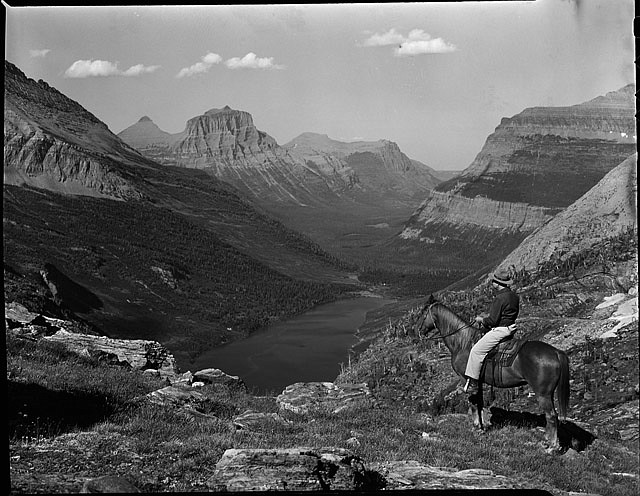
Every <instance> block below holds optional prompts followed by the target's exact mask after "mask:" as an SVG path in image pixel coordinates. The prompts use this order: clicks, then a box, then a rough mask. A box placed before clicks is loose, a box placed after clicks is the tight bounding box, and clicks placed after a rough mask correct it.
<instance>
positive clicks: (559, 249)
mask: <svg viewBox="0 0 640 496" xmlns="http://www.w3.org/2000/svg"><path fill="white" fill-rule="evenodd" d="M637 162H638V161H637V155H633V156H631V157H629V158H628V159H626V160H625V161H624V162H622V163H621V164H620V165H618V166H617V167H616V168H615V169H613V170H612V171H611V172H609V173H608V174H607V175H606V176H605V177H604V178H602V179H601V180H600V182H598V184H596V185H595V186H594V187H593V188H592V189H591V190H589V191H588V192H587V193H586V194H584V195H583V196H582V197H580V198H579V199H578V200H577V201H576V202H574V203H573V204H571V205H570V206H569V207H567V208H566V209H565V210H563V211H562V212H560V213H559V214H558V215H556V216H555V217H554V218H553V219H552V220H551V221H549V222H548V223H546V224H544V225H543V226H541V227H540V228H539V229H537V230H536V231H534V232H533V233H531V234H530V235H529V236H528V237H527V238H526V239H525V240H524V241H523V242H522V244H520V246H518V248H516V249H515V250H514V251H513V252H511V253H510V254H509V255H508V256H507V258H506V259H505V260H504V261H503V262H502V263H501V264H500V266H501V267H504V268H509V267H511V266H514V267H516V268H517V269H527V270H532V269H535V268H536V267H537V265H538V264H539V263H542V262H546V261H548V260H550V259H551V258H552V256H556V257H558V259H559V260H563V259H564V258H567V257H569V256H570V255H573V254H575V253H579V252H581V251H583V250H586V249H588V248H590V247H591V246H593V245H595V244H596V243H598V242H601V241H603V240H606V239H608V238H611V237H613V236H615V235H616V234H618V233H620V232H622V231H624V230H625V229H629V228H636V229H637V226H638V219H637V204H636V201H637V196H638V178H637Z"/></svg>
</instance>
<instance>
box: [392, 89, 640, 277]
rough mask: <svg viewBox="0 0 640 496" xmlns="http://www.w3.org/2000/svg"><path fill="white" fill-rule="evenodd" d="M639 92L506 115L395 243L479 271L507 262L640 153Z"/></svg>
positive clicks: (620, 92) (625, 91) (626, 91)
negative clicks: (639, 139)
mask: <svg viewBox="0 0 640 496" xmlns="http://www.w3.org/2000/svg"><path fill="white" fill-rule="evenodd" d="M634 89H635V86H634V85H628V86H626V87H624V88H622V89H620V90H618V91H614V92H610V93H608V94H607V95H605V96H602V97H597V98H594V99H592V100H590V101H588V102H584V103H582V104H579V105H574V106H571V107H548V108H547V107H545V108H541V107H540V108H533V109H525V110H524V111H523V112H521V113H520V114H518V115H516V116H514V117H512V118H504V119H503V120H502V122H501V123H500V125H499V126H498V127H497V128H496V130H495V132H494V133H493V134H492V135H491V136H489V137H488V138H487V141H486V143H485V145H484V146H483V148H482V150H481V151H480V153H479V154H478V155H477V157H476V158H475V160H474V161H473V162H472V164H471V165H470V166H469V167H468V168H467V169H465V170H464V171H462V173H461V174H459V175H458V176H456V177H455V178H452V179H450V180H448V181H444V182H442V183H440V184H438V185H437V186H436V187H435V188H434V191H432V192H431V193H429V195H428V197H427V199H426V200H425V201H424V202H423V203H422V204H421V205H420V206H419V207H418V209H416V211H415V212H414V214H413V215H412V216H411V218H410V219H409V221H407V222H406V223H405V226H404V228H403V230H402V231H401V233H400V235H399V237H398V239H396V240H395V241H394V245H395V246H397V247H398V249H399V250H402V251H404V252H406V253H414V252H416V253H417V252H421V251H425V252H426V253H428V254H429V255H430V257H431V258H432V259H434V260H443V261H444V260H446V257H447V256H448V257H449V261H450V262H453V263H454V264H456V263H460V264H465V263H469V262H466V261H465V260H467V261H469V260H471V259H474V260H475V263H473V264H470V265H474V268H475V269H479V268H480V267H482V266H483V265H486V264H489V265H490V264H492V263H498V262H500V261H501V259H502V258H504V257H505V256H506V255H507V254H508V253H509V252H510V251H511V250H513V249H514V248H515V247H516V246H517V245H518V244H519V243H520V241H522V240H523V239H524V238H525V237H526V236H527V235H529V234H530V233H531V232H532V231H534V230H535V229H537V228H539V227H540V226H542V225H544V224H545V223H547V222H548V221H549V220H550V219H551V218H552V217H553V216H554V215H556V214H557V213H559V212H560V211H562V210H563V209H565V208H566V207H568V206H569V205H571V204H572V203H573V202H574V201H576V200H577V199H578V198H580V197H581V196H582V195H584V194H585V193H586V192H587V191H589V190H590V189H591V188H593V187H594V186H595V185H596V184H597V183H598V181H600V180H601V179H602V178H603V177H604V176H605V175H606V174H607V173H608V172H609V171H611V170H612V169H614V168H615V167H616V166H618V165H619V164H621V163H622V162H623V161H625V160H626V159H627V158H628V157H629V156H631V155H632V154H633V153H635V146H636V145H635V143H636V136H635V117H634V114H635V101H634V100H635V99H634ZM622 186H623V187H626V186H625V185H622ZM425 233H428V234H425ZM434 240H437V241H441V242H442V243H444V245H446V246H447V247H448V250H446V251H444V250H443V249H442V246H443V244H441V243H436V244H434V242H433V241H434ZM472 246H475V247H476V249H475V251H474V249H473V248H471V247H472ZM447 252H448V254H447ZM470 268H471V267H470Z"/></svg>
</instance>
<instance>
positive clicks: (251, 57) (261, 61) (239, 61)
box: [225, 52, 284, 69]
mask: <svg viewBox="0 0 640 496" xmlns="http://www.w3.org/2000/svg"><path fill="white" fill-rule="evenodd" d="M225 65H226V66H227V67H228V68H229V69H284V66H282V65H278V64H274V63H273V57H258V56H257V55H256V54H255V53H253V52H249V53H248V54H246V55H245V56H244V57H242V58H239V57H233V58H231V59H229V60H227V61H226V62H225Z"/></svg>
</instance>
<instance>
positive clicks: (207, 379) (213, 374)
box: [193, 368, 246, 391]
mask: <svg viewBox="0 0 640 496" xmlns="http://www.w3.org/2000/svg"><path fill="white" fill-rule="evenodd" d="M193 380H194V381H197V382H204V383H205V384H222V385H224V386H228V387H231V388H237V389H240V390H243V391H245V390H246V385H245V383H244V382H243V381H242V379H240V378H239V377H238V376H236V375H229V374H226V373H225V372H223V371H222V370H220V369H213V368H212V369H203V370H199V371H198V372H196V373H195V374H193Z"/></svg>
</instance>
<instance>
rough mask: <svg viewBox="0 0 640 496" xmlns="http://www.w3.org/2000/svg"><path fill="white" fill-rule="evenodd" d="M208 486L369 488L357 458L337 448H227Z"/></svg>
mask: <svg viewBox="0 0 640 496" xmlns="http://www.w3.org/2000/svg"><path fill="white" fill-rule="evenodd" d="M207 486H208V487H209V489H211V490H213V491H277V490H289V491H323V490H355V489H367V488H369V489H371V488H372V487H371V485H370V484H369V480H368V479H367V474H366V472H365V469H364V466H363V464H362V462H361V461H360V459H359V458H358V457H356V456H354V455H353V454H351V453H350V452H349V451H347V450H344V449H340V448H327V449H326V450H322V449H320V450H316V449H311V448H287V449H229V450H227V451H225V452H224V454H223V455H222V458H221V459H220V461H219V462H218V463H217V464H216V469H215V472H214V474H213V476H212V477H211V478H210V479H209V480H208V481H207Z"/></svg>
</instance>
